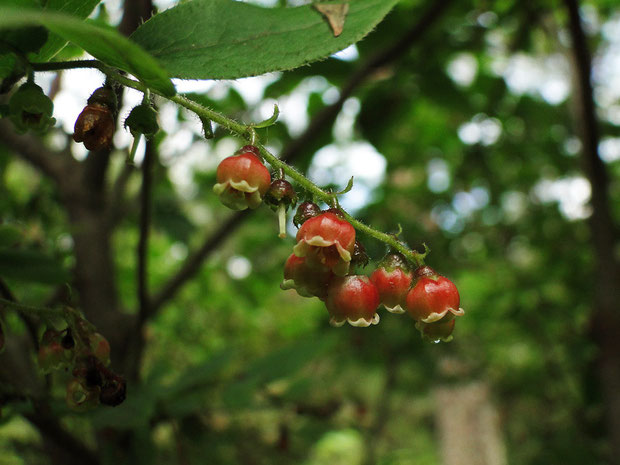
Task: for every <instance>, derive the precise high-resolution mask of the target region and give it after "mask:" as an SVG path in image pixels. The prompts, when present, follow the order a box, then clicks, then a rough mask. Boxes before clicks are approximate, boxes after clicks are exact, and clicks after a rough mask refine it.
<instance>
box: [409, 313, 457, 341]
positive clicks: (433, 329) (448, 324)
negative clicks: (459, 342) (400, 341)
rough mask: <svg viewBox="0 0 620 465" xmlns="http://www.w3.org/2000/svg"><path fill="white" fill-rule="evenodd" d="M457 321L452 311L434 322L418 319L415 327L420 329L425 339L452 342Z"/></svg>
mask: <svg viewBox="0 0 620 465" xmlns="http://www.w3.org/2000/svg"><path fill="white" fill-rule="evenodd" d="M455 323H456V320H455V319H454V315H452V314H451V313H450V314H448V315H446V316H445V317H443V318H442V319H441V320H439V321H436V322H434V323H422V322H421V321H418V322H416V324H415V327H416V328H417V329H418V330H419V331H420V333H421V334H422V338H423V339H427V340H429V341H431V342H439V341H444V342H450V341H451V340H452V332H453V331H454V325H455Z"/></svg>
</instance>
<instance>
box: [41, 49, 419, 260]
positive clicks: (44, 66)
mask: <svg viewBox="0 0 620 465" xmlns="http://www.w3.org/2000/svg"><path fill="white" fill-rule="evenodd" d="M31 65H32V69H34V70H35V71H57V70H61V69H77V68H96V69H98V70H100V71H101V72H102V73H104V74H105V75H106V76H107V77H108V78H109V79H111V80H114V81H116V82H118V83H119V84H121V85H123V86H126V87H131V88H132V89H136V90H139V91H141V92H144V93H147V92H149V91H150V92H152V93H154V94H157V95H159V96H160V97H162V98H165V99H167V100H169V101H171V102H174V103H176V104H177V105H180V106H182V107H184V108H186V109H188V110H190V111H192V112H193V113H195V114H196V115H197V116H198V117H199V118H201V119H208V120H210V121H213V122H215V123H217V124H219V125H220V126H222V127H225V128H226V129H228V130H229V131H230V132H232V133H234V134H236V135H238V136H240V137H243V138H245V139H246V140H248V141H250V142H251V143H252V144H253V145H255V146H256V147H257V148H258V149H259V151H260V154H261V156H262V157H263V158H264V159H265V161H267V163H269V164H270V165H271V166H272V168H274V169H275V170H282V171H283V172H284V173H285V174H286V175H287V176H288V177H289V178H291V179H292V180H294V181H295V182H296V183H298V184H299V185H300V186H302V187H303V188H304V189H305V190H306V191H307V192H308V193H311V194H312V195H313V196H314V197H315V199H317V200H320V201H323V202H325V203H327V204H328V205H330V206H335V205H336V204H337V200H336V196H337V194H336V193H333V192H327V191H325V190H323V189H321V188H320V187H319V186H317V185H316V184H315V183H313V182H312V181H311V180H309V179H308V178H306V177H305V176H304V175H303V174H301V173H300V172H299V171H297V170H296V169H295V168H293V167H291V166H289V165H287V164H286V163H285V162H283V161H282V160H280V159H279V158H277V157H276V156H275V155H273V154H272V153H270V152H269V151H268V150H267V149H266V148H265V147H264V146H263V145H262V144H261V143H260V142H258V140H257V137H256V131H255V129H254V127H253V126H252V125H244V124H241V123H239V122H237V121H234V120H232V119H230V118H228V117H227V116H225V115H223V114H221V113H219V112H217V111H214V110H212V109H210V108H207V107H205V106H203V105H201V104H199V103H197V102H195V101H193V100H190V99H188V98H186V97H184V96H182V95H174V96H172V97H166V96H165V95H163V94H161V93H160V92H158V91H157V90H155V89H149V88H148V87H147V86H145V85H144V84H143V83H141V82H139V81H136V80H134V79H130V78H128V77H126V76H123V75H122V74H120V73H119V72H118V71H116V70H115V69H113V68H111V67H109V66H106V65H105V64H103V63H101V62H99V61H97V60H76V61H65V62H50V63H31ZM339 209H340V210H341V211H342V215H343V217H344V218H345V219H346V220H347V221H348V222H349V223H351V224H352V225H353V226H354V227H355V228H356V229H357V230H359V231H360V232H363V233H365V234H367V235H368V236H370V237H373V238H375V239H376V240H378V241H380V242H383V243H385V244H387V245H388V246H389V247H390V248H391V249H393V250H395V251H398V252H400V253H401V254H402V255H403V256H405V258H407V260H409V261H410V262H412V263H413V264H415V266H416V267H419V266H423V265H424V258H425V257H426V255H427V254H428V252H429V249H428V248H427V247H426V245H425V246H424V248H425V251H424V252H423V253H420V252H417V251H415V250H411V249H410V248H409V247H407V246H406V245H405V244H404V243H402V242H401V241H399V240H398V239H397V237H396V236H395V235H393V234H387V233H384V232H382V231H378V230H376V229H374V228H372V227H370V226H368V225H366V224H364V223H362V222H361V221H359V220H357V219H355V218H354V217H352V216H351V215H350V214H349V213H347V212H346V211H344V210H343V209H342V208H340V207H339Z"/></svg>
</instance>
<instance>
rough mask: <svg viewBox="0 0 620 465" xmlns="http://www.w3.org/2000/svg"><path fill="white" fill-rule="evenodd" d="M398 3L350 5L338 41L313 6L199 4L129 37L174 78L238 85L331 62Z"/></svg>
mask: <svg viewBox="0 0 620 465" xmlns="http://www.w3.org/2000/svg"><path fill="white" fill-rule="evenodd" d="M397 2H398V0H355V1H354V2H351V3H350V8H349V12H348V14H347V18H346V22H345V25H344V31H343V32H342V34H341V35H340V36H338V37H334V35H333V33H332V31H331V29H330V27H329V25H328V24H327V22H326V21H325V20H324V19H323V17H322V16H321V14H320V13H319V12H317V11H315V10H314V9H313V8H312V7H311V6H310V5H306V6H301V7H297V8H262V7H258V6H255V5H250V4H246V3H240V2H234V1H232V0H195V1H191V2H185V3H182V4H180V5H178V6H176V7H174V8H170V9H169V10H166V11H164V12H163V13H161V14H158V15H156V16H154V17H152V18H151V19H150V20H148V21H147V22H146V23H144V24H143V25H142V26H140V27H139V28H138V29H137V30H136V31H135V32H134V33H133V35H132V36H131V38H132V39H133V40H135V41H136V42H137V43H138V44H140V45H142V46H143V47H144V48H145V49H146V50H147V51H149V52H150V53H151V54H152V55H153V56H154V57H156V58H157V59H159V61H160V63H162V65H163V66H164V67H165V68H166V69H167V70H168V72H169V73H170V75H171V76H172V77H179V78H184V79H236V78H240V77H246V76H255V75H259V74H263V73H268V72H271V71H280V70H287V69H292V68H296V67H298V66H301V65H304V64H306V63H310V62H312V61H316V60H320V59H322V58H326V57H328V56H330V55H331V54H333V53H335V52H337V51H339V50H342V49H344V48H346V47H347V46H349V45H351V44H353V43H355V42H357V41H359V40H360V39H362V38H363V37H364V36H365V35H366V34H368V33H369V32H370V31H371V30H372V29H373V28H374V27H375V26H376V25H377V23H379V21H381V20H382V19H383V17H384V16H385V15H386V14H387V13H388V12H389V11H390V9H391V8H392V7H393V6H394V5H395V4H396V3H397ZM188 26H191V27H188Z"/></svg>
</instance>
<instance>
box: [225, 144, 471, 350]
mask: <svg viewBox="0 0 620 465" xmlns="http://www.w3.org/2000/svg"><path fill="white" fill-rule="evenodd" d="M280 177H281V176H280ZM216 178H217V184H215V186H214V187H213V191H214V192H215V193H216V194H217V195H219V196H220V200H221V201H222V203H223V204H224V205H226V206H228V207H229V208H232V209H233V210H244V209H246V208H248V207H249V208H257V207H258V206H259V205H260V204H261V202H262V201H263V199H264V200H265V201H266V203H268V204H269V205H270V206H271V207H272V208H274V210H275V209H277V210H278V211H279V212H280V213H281V212H283V211H285V210H286V208H289V207H291V206H294V205H295V202H296V200H297V196H296V194H295V191H294V189H293V187H292V186H291V185H290V183H288V182H287V181H285V180H283V179H276V180H275V181H273V182H271V175H270V173H269V170H268V169H267V168H266V167H265V165H264V164H263V163H262V161H261V159H260V152H259V150H258V149H257V148H256V147H254V146H252V145H248V146H245V147H243V148H242V149H241V150H240V151H239V152H238V153H237V154H236V155H234V156H231V157H228V158H226V159H224V160H223V161H222V162H221V163H220V165H219V166H218V168H217V174H216ZM293 223H294V224H295V226H297V227H298V228H299V229H298V231H297V236H296V240H297V243H296V244H295V246H294V247H293V253H292V254H291V255H290V256H289V257H288V259H287V260H286V263H285V264H284V280H283V281H282V284H281V285H280V287H281V288H282V289H285V290H286V289H295V290H296V291H297V293H298V294H299V295H300V296H302V297H318V298H319V299H321V300H322V301H323V302H325V306H326V307H327V311H328V312H329V315H330V323H331V324H332V325H334V326H342V325H343V324H344V323H349V324H350V325H352V326H358V327H367V326H370V325H374V324H377V323H378V322H379V315H378V313H377V309H378V307H379V305H380V304H383V305H384V306H385V308H386V309H387V310H388V311H389V312H392V313H405V312H408V313H409V314H410V315H411V317H413V319H414V320H415V321H416V328H418V330H419V331H420V332H421V333H422V336H423V337H424V338H426V339H429V340H432V341H439V340H443V341H449V340H451V339H452V332H453V330H454V324H455V320H454V317H455V316H459V315H462V314H463V313H464V312H463V309H461V308H460V297H459V293H458V291H457V289H456V286H455V285H454V284H453V283H452V281H450V280H449V279H447V278H445V277H444V276H441V275H439V274H437V273H436V272H435V271H434V270H432V269H431V268H430V267H428V266H418V268H417V269H415V270H414V271H411V268H410V266H409V263H408V261H407V260H406V259H405V257H404V256H403V255H401V254H400V253H396V252H394V253H389V254H388V255H387V256H386V257H385V258H384V259H383V260H382V261H381V263H380V264H379V266H378V267H377V269H376V270H375V271H374V272H373V273H372V275H371V276H370V277H367V276H364V275H362V274H355V273H354V272H353V269H354V268H355V267H356V265H361V266H365V265H366V264H367V263H368V257H367V256H366V254H365V252H364V247H363V245H362V244H361V243H360V242H359V241H357V240H356V238H355V228H354V227H353V226H352V225H351V223H349V222H348V221H347V220H346V219H345V218H344V217H343V214H342V212H341V211H340V210H339V209H337V208H331V209H329V210H324V211H322V210H321V209H320V208H319V206H318V205H316V204H315V203H312V202H303V203H302V204H301V205H300V206H299V208H298V209H297V212H296V214H295V216H294V218H293ZM280 224H281V228H280V235H281V236H283V228H282V221H281V223H280Z"/></svg>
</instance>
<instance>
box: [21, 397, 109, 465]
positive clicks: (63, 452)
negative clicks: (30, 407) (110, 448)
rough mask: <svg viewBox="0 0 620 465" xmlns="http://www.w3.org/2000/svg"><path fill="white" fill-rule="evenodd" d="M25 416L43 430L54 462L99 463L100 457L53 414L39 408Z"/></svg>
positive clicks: (90, 464)
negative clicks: (65, 427)
mask: <svg viewBox="0 0 620 465" xmlns="http://www.w3.org/2000/svg"><path fill="white" fill-rule="evenodd" d="M25 417H26V418H27V419H28V421H30V423H32V424H33V425H34V426H36V428H37V429H38V430H39V431H40V432H41V434H42V436H43V438H44V439H45V440H46V441H45V443H46V446H47V449H48V450H49V453H50V458H51V459H52V463H62V464H65V465H83V464H85V463H88V464H89V465H97V464H100V463H101V462H100V461H99V457H97V455H96V454H95V453H94V452H93V451H91V450H90V449H88V448H86V446H85V445H84V444H83V443H82V442H80V441H79V440H77V439H76V438H75V437H73V436H72V435H71V434H69V433H68V432H67V431H66V430H65V429H64V428H63V426H62V425H61V424H60V423H59V422H58V420H57V419H56V418H54V417H53V416H52V415H51V414H49V413H45V412H44V411H42V410H41V409H37V411H36V413H33V414H26V415H25Z"/></svg>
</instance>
